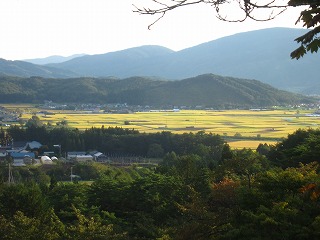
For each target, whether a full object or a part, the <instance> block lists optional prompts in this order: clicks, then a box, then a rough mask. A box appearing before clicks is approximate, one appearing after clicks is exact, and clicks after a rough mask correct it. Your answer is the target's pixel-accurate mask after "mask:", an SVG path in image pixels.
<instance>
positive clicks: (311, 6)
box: [133, 0, 320, 59]
mask: <svg viewBox="0 0 320 240" xmlns="http://www.w3.org/2000/svg"><path fill="white" fill-rule="evenodd" d="M196 4H208V5H209V6H210V7H213V8H214V10H215V12H216V16H217V18H218V19H220V20H222V21H228V22H243V21H245V20H247V19H252V20H255V21H269V20H272V19H274V18H275V17H277V16H278V15H279V14H281V13H283V12H284V11H286V10H287V9H288V8H290V7H298V6H303V7H304V8H305V9H304V10H303V11H301V13H300V16H298V17H297V21H296V23H298V22H302V23H303V26H304V27H306V28H307V29H310V30H309V31H308V32H307V33H306V34H304V35H302V36H300V37H298V38H296V39H295V41H296V42H298V43H300V44H301V45H300V47H298V48H297V49H295V50H294V51H293V52H292V53H291V58H295V59H299V58H301V57H302V56H304V55H305V54H306V53H307V52H311V53H314V52H317V51H318V49H319V47H320V39H319V37H318V36H317V35H318V34H319V32H320V1H319V0H289V1H287V0H264V1H252V0H233V1H227V0H170V1H169V0H152V1H149V5H148V6H147V4H146V5H145V6H141V7H140V6H136V5H134V10H133V11H134V12H137V13H139V14H147V15H158V18H157V19H156V20H155V21H154V22H153V23H151V24H150V25H149V27H148V28H149V29H150V28H151V26H152V25H154V24H155V23H156V22H157V21H159V20H160V19H161V18H163V17H164V15H165V14H166V13H167V12H169V11H172V10H175V9H177V8H181V7H184V6H190V5H196ZM225 6H226V7H230V6H232V7H233V6H236V7H237V9H238V10H239V12H240V15H236V16H237V17H236V18H232V17H230V15H229V16H228V15H227V11H228V8H225ZM261 10H263V11H261Z"/></svg>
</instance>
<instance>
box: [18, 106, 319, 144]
mask: <svg viewBox="0 0 320 240" xmlns="http://www.w3.org/2000/svg"><path fill="white" fill-rule="evenodd" d="M28 109H29V112H25V113H24V114H23V115H22V118H23V119H24V120H27V119H29V118H31V116H32V114H34V111H30V108H28ZM50 112H52V113H54V114H53V115H44V114H37V116H38V117H39V118H40V119H41V120H42V121H43V122H44V123H46V124H51V125H56V124H57V123H59V122H61V121H67V124H68V126H69V127H74V128H78V129H80V130H85V129H88V128H91V127H99V128H100V127H101V126H104V127H105V128H107V127H122V128H130V129H136V130H139V131H140V132H146V133H150V132H161V131H171V132H173V133H185V132H198V131H205V132H206V133H214V134H219V135H221V136H224V137H226V139H229V138H230V137H234V136H235V135H237V136H242V137H250V138H261V140H259V139H249V140H248V139H244V140H240V141H238V140H236V141H230V143H229V144H230V146H232V147H234V148H243V147H250V148H256V147H257V145H258V144H259V143H261V142H263V143H264V142H267V143H269V144H272V143H276V142H277V141H278V140H280V139H281V138H284V137H287V135H288V134H289V133H293V132H294V131H295V130H297V129H299V128H318V125H319V124H320V118H319V117H315V116H313V117H311V116H308V114H310V113H313V111H312V110H305V111H303V110H299V112H297V110H270V111H251V110H226V111H212V110H210V111H209V110H208V111H205V110H185V111H184V110H182V111H179V112H173V111H168V112H164V111H154V112H137V113H131V114H108V113H102V112H101V113H95V114H92V113H89V112H79V111H61V110H59V111H50Z"/></svg>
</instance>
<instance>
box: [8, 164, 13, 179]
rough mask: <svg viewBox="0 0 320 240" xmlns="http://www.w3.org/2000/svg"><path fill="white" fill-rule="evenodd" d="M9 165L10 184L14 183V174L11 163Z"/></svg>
mask: <svg viewBox="0 0 320 240" xmlns="http://www.w3.org/2000/svg"><path fill="white" fill-rule="evenodd" d="M8 167H9V174H8V184H12V183H14V179H13V175H12V168H11V163H9V164H8Z"/></svg>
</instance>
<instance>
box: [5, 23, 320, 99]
mask: <svg viewBox="0 0 320 240" xmlns="http://www.w3.org/2000/svg"><path fill="white" fill-rule="evenodd" d="M305 32H306V30H305V29H291V28H270V29H263V30H256V31H251V32H245V33H238V34H235V35H232V36H228V37H223V38H220V39H217V40H213V41H210V42H207V43H203V44H200V45H198V46H194V47H191V48H187V49H184V50H181V51H177V52H176V51H172V50H170V49H168V48H165V47H162V46H141V47H136V48H130V49H125V50H122V51H116V52H110V53H105V54H99V55H85V56H80V57H76V58H73V59H71V60H68V61H64V62H60V63H50V64H47V65H42V66H39V65H30V64H31V63H28V64H29V65H28V64H26V65H24V62H21V61H5V60H1V61H0V73H1V74H2V75H11V76H12V75H15V76H21V77H30V76H41V77H45V78H48V77H52V78H56V77H58V78H70V77H83V76H90V77H106V76H114V77H118V78H128V77H132V76H149V77H151V76H152V77H155V78H162V79H167V80H180V79H185V78H190V77H194V76H197V75H201V74H207V73H213V74H216V75H222V76H230V77H235V78H245V79H256V80H259V81H262V82H264V83H267V84H270V85H271V86H273V87H277V88H280V89H283V90H288V91H292V92H299V93H304V94H320V83H319V82H320V81H319V80H320V79H319V66H318V65H319V60H320V55H319V54H307V55H306V56H304V57H303V58H302V59H299V60H293V59H291V58H290V52H291V51H293V50H294V49H295V48H297V47H298V45H297V44H296V43H295V42H294V39H295V38H297V37H299V36H301V35H303V34H304V33H305ZM29 61H30V60H29Z"/></svg>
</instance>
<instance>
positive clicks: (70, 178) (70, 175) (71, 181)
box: [70, 167, 73, 182]
mask: <svg viewBox="0 0 320 240" xmlns="http://www.w3.org/2000/svg"><path fill="white" fill-rule="evenodd" d="M72 168H73V167H71V175H70V180H71V182H72Z"/></svg>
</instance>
